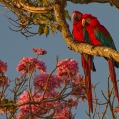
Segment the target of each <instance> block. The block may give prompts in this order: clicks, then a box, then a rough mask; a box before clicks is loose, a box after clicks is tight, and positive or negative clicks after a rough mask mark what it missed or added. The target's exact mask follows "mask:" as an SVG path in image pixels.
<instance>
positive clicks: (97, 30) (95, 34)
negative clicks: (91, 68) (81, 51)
mask: <svg viewBox="0 0 119 119" xmlns="http://www.w3.org/2000/svg"><path fill="white" fill-rule="evenodd" d="M82 25H83V26H84V27H85V28H86V30H87V32H88V34H89V37H90V41H91V44H92V45H94V46H96V45H99V46H107V47H109V48H112V49H114V50H117V49H116V47H115V44H114V41H113V39H112V37H111V35H110V33H109V32H108V30H107V29H106V28H105V27H104V26H103V25H101V24H100V22H99V21H98V19H97V18H96V17H94V16H92V15H91V14H84V15H83V16H82ZM105 59H106V60H107V61H108V66H109V71H110V77H111V81H112V83H113V88H114V91H115V95H116V97H117V99H118V103H119V95H118V85H117V81H116V73H115V67H117V68H119V62H116V61H114V60H113V59H108V58H105Z"/></svg>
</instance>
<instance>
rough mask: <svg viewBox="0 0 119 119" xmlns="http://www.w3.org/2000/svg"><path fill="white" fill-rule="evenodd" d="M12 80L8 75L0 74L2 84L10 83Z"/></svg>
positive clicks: (0, 84)
mask: <svg viewBox="0 0 119 119" xmlns="http://www.w3.org/2000/svg"><path fill="white" fill-rule="evenodd" d="M9 82H11V81H10V79H9V78H8V77H6V76H0V86H5V85H8V83H9Z"/></svg>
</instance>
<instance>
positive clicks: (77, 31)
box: [72, 11, 96, 112]
mask: <svg viewBox="0 0 119 119" xmlns="http://www.w3.org/2000/svg"><path fill="white" fill-rule="evenodd" d="M82 16H83V14H82V13H81V12H79V11H74V12H73V13H72V19H73V21H74V22H73V30H72V34H73V35H74V38H75V40H77V41H79V42H82V43H88V44H90V39H89V35H88V32H87V31H86V29H85V28H84V27H83V25H82ZM81 60H82V67H83V70H84V74H85V85H86V95H87V100H88V108H89V112H90V110H91V111H92V112H93V103H92V86H91V69H92V71H96V69H95V65H94V62H93V56H91V55H87V54H81Z"/></svg>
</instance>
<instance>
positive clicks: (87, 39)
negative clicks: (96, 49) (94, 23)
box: [83, 27, 90, 44]
mask: <svg viewBox="0 0 119 119" xmlns="http://www.w3.org/2000/svg"><path fill="white" fill-rule="evenodd" d="M83 36H84V39H85V42H86V43H88V44H90V38H89V34H88V32H87V30H86V28H85V27H84V28H83Z"/></svg>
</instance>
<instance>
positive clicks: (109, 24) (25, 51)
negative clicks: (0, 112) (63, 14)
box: [0, 2, 119, 119]
mask: <svg viewBox="0 0 119 119" xmlns="http://www.w3.org/2000/svg"><path fill="white" fill-rule="evenodd" d="M66 9H67V10H69V14H70V15H71V14H72V12H73V11H74V10H79V11H81V12H82V13H91V14H93V15H94V16H96V17H97V18H98V19H99V21H100V22H101V24H102V25H104V26H105V27H106V28H107V29H108V31H109V32H110V34H111V36H112V38H113V40H114V42H115V45H116V47H117V50H119V22H118V21H119V10H118V9H116V8H115V7H111V6H110V5H109V4H97V3H92V4H88V5H80V4H72V3H69V2H68V4H67V8H66ZM0 10H1V11H3V9H1V8H0ZM8 16H9V17H11V18H15V17H14V15H13V14H8ZM0 21H1V22H0V59H1V60H3V61H4V62H7V63H8V71H7V76H8V77H9V78H10V79H11V80H13V79H14V78H15V77H17V76H19V75H20V73H18V72H16V67H17V64H18V63H19V61H20V59H21V58H22V57H26V56H28V57H35V55H34V53H33V52H32V48H33V47H35V48H43V49H45V50H47V52H48V53H47V55H44V56H41V57H40V59H42V60H43V61H45V62H46V65H47V70H48V72H50V71H52V69H53V68H54V66H55V57H56V56H59V60H61V59H65V58H73V59H76V60H77V61H78V63H79V73H80V74H81V75H83V70H82V67H81V61H80V54H78V53H75V52H73V51H71V50H69V49H68V46H67V44H66V43H65V41H64V39H63V38H62V35H61V34H60V32H57V34H55V36H53V35H52V34H51V33H50V35H49V36H48V37H47V38H46V36H45V35H42V36H38V35H37V36H34V37H31V38H29V39H28V40H26V38H25V37H24V36H23V35H21V34H20V33H15V32H13V31H11V30H9V28H8V26H11V27H12V28H14V27H13V26H12V25H10V23H9V22H8V20H7V19H6V18H5V17H4V16H3V15H2V14H0ZM68 23H69V26H70V30H72V23H71V22H70V21H68ZM33 31H34V32H35V31H37V29H36V28H33ZM94 62H95V66H96V69H97V71H96V73H92V83H93V84H96V83H97V82H100V83H99V84H98V86H97V90H96V91H97V94H98V98H99V99H100V100H102V101H104V100H103V96H102V95H101V93H100V90H103V91H105V90H106V85H107V84H106V80H107V77H108V75H109V71H108V65H107V62H106V60H105V59H104V58H102V57H95V60H94ZM118 72H119V69H116V73H117V79H119V73H118ZM85 110H86V111H87V103H79V106H78V108H77V110H76V111H75V112H77V111H78V112H77V115H76V119H79V118H81V119H82V118H83V119H86V118H87V115H86V114H85ZM0 118H4V117H0Z"/></svg>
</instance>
